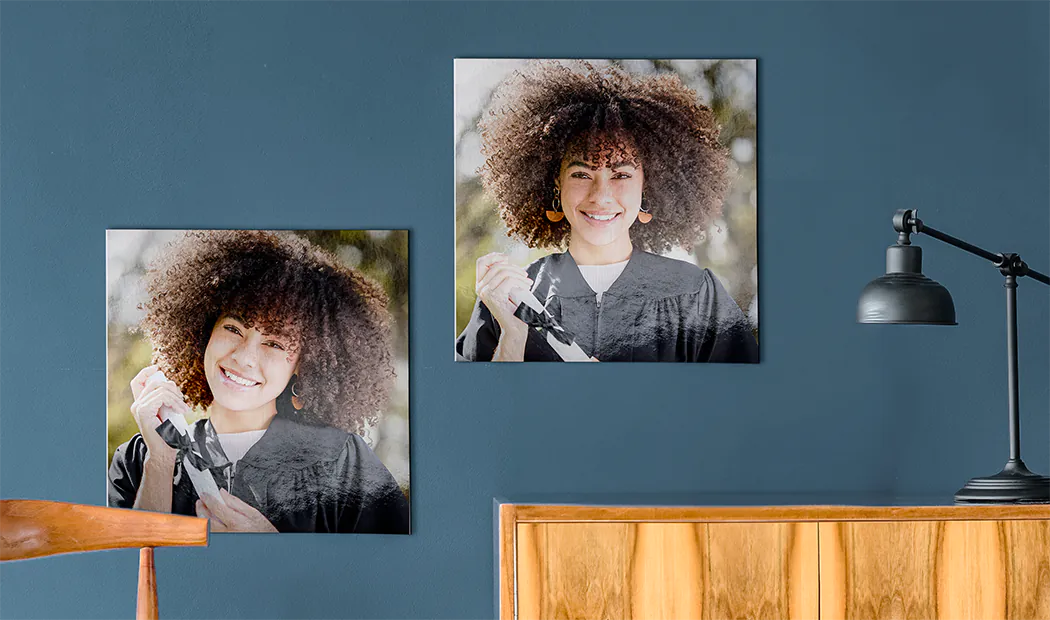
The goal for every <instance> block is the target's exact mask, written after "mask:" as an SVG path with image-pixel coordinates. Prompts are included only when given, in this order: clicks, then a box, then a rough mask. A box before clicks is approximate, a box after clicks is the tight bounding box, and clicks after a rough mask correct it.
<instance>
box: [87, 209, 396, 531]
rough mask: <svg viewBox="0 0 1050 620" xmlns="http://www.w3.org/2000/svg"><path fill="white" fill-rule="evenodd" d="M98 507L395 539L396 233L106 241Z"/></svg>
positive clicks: (151, 236)
mask: <svg viewBox="0 0 1050 620" xmlns="http://www.w3.org/2000/svg"><path fill="white" fill-rule="evenodd" d="M106 261H107V264H106V285H107V302H108V308H107V347H108V363H107V366H108V369H107V371H108V381H109V385H108V415H107V428H108V433H109V438H108V448H109V449H108V454H107V461H106V462H107V463H108V465H109V467H108V473H107V481H106V488H107V495H108V503H109V505H110V506H113V507H119V508H136V509H141V510H152V511H158V512H169V513H177V514H183V515H194V516H199V517H205V518H208V519H209V520H210V521H211V524H210V525H211V531H212V532H274V533H276V532H333V533H334V532H339V533H350V532H360V533H384V534H408V533H409V490H410V487H409V437H408V232H407V231H404V230H306V231H261V230H189V231H177V230H176V231H173V230H110V231H108V232H107V235H106Z"/></svg>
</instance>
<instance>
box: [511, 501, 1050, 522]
mask: <svg viewBox="0 0 1050 620" xmlns="http://www.w3.org/2000/svg"><path fill="white" fill-rule="evenodd" d="M514 506H515V510H516V515H517V517H516V518H517V520H518V522H525V521H539V522H544V523H554V522H576V521H581V522H582V521H586V522H592V523H593V522H596V521H612V522H630V521H646V522H684V521H688V522H716V521H739V522H774V521H775V522H784V521H942V520H954V521H985V520H988V521H1006V520H1013V519H1050V504H1041V505H1034V504H1029V505H1012V506H1011V505H1002V504H996V505H980V504H975V505H958V506H582V505H559V504H541V505H540V504H515V505H514Z"/></svg>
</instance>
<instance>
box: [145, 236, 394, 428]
mask: <svg viewBox="0 0 1050 620" xmlns="http://www.w3.org/2000/svg"><path fill="white" fill-rule="evenodd" d="M145 281H146V290H147V299H148V301H146V302H145V303H143V304H141V305H140V308H141V309H143V310H145V311H146V316H145V318H144V319H143V320H142V323H141V325H140V327H141V329H142V331H144V332H145V333H146V334H147V335H148V337H149V339H150V341H151V343H152V345H153V350H154V363H156V364H158V365H159V366H160V368H161V370H162V371H163V372H164V374H165V375H166V376H167V377H168V378H169V379H171V380H172V381H174V382H175V384H176V385H178V386H179V389H181V390H182V392H183V394H184V395H185V396H186V400H187V402H188V403H189V404H190V405H191V406H195V407H207V406H208V405H210V404H211V402H212V393H211V390H210V389H209V387H208V381H207V379H206V378H205V374H204V350H205V347H207V345H208V340H209V338H210V337H211V332H212V328H213V327H214V325H215V322H216V321H218V320H219V319H220V318H221V317H222V316H228V315H235V316H238V318H243V319H244V320H246V321H247V322H248V323H249V325H248V327H251V326H253V325H254V326H255V327H257V328H258V329H259V330H260V331H263V332H265V333H270V334H280V335H283V336H286V337H288V338H289V340H291V341H292V342H293V343H296V344H295V345H293V346H295V347H297V348H298V351H299V373H298V377H297V378H296V379H293V381H291V382H289V387H287V388H286V389H285V393H284V394H282V395H281V396H280V397H279V398H278V405H283V406H282V408H284V407H287V404H288V403H289V400H290V396H291V394H290V392H291V385H292V384H293V383H297V384H298V385H297V387H296V393H297V394H299V395H300V399H301V400H302V403H303V409H302V410H301V411H299V412H298V413H299V415H300V416H301V417H302V419H303V421H305V422H310V423H315V424H323V425H328V426H335V427H339V428H343V429H345V430H347V431H350V432H357V433H359V432H361V431H362V430H363V429H364V427H365V426H366V425H367V424H371V423H374V422H375V420H376V418H377V417H378V414H379V409H380V407H382V406H383V405H384V403H385V401H386V394H387V391H388V389H389V385H390V380H391V379H392V377H393V376H394V370H393V364H392V362H391V347H390V338H389V318H388V313H387V310H386V303H387V300H386V295H385V294H384V293H383V291H382V289H381V288H380V287H379V286H378V285H377V284H375V283H374V282H372V281H371V280H369V279H368V278H366V277H365V276H363V275H361V274H360V273H358V272H357V271H355V270H353V269H350V268H349V267H346V266H344V265H342V264H341V263H339V262H338V261H337V260H336V259H335V258H334V257H333V256H331V255H329V254H327V253H326V252H324V251H322V250H320V249H319V248H317V247H315V246H313V245H311V244H310V243H308V242H307V241H305V240H304V239H302V238H300V237H298V236H296V235H294V234H292V233H288V232H275V231H248V230H202V231H188V232H187V233H186V234H185V235H183V236H182V237H180V238H178V239H176V240H175V241H173V242H172V243H171V244H170V245H169V246H168V247H167V248H165V251H164V252H163V253H162V255H161V257H160V258H159V259H157V260H156V261H155V262H154V263H152V264H151V265H150V266H149V267H148V268H147V271H146V277H145Z"/></svg>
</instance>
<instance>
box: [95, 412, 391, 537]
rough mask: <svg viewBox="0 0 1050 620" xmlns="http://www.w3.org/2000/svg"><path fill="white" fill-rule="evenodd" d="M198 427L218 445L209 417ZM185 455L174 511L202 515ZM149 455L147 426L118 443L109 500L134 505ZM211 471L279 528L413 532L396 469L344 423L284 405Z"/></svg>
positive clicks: (203, 437) (175, 490) (174, 492)
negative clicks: (255, 436) (310, 418)
mask: <svg viewBox="0 0 1050 620" xmlns="http://www.w3.org/2000/svg"><path fill="white" fill-rule="evenodd" d="M193 432H194V435H195V438H196V439H197V440H198V441H207V442H208V443H209V445H213V446H217V445H218V436H217V435H216V434H215V430H214V428H213V427H212V426H211V424H208V423H207V420H206V419H205V420H199V421H198V422H197V423H196V424H195V425H194V426H193ZM213 442H214V443H213ZM217 449H218V451H219V452H220V453H221V447H218V448H217ZM181 457H182V455H181V453H180V455H179V457H178V458H177V459H176V464H175V472H174V483H173V486H172V498H171V511H172V512H173V513H175V514H185V515H195V514H196V511H195V509H194V504H195V503H196V501H197V492H196V491H195V490H194V488H193V485H192V484H191V483H190V480H189V476H188V475H186V474H185V472H183V471H182V458H181ZM145 459H146V442H145V440H144V439H143V438H142V435H141V434H136V435H135V436H134V437H132V438H131V439H130V440H128V441H127V442H126V443H124V444H122V445H121V446H120V447H119V448H117V450H116V452H115V453H114V455H113V462H112V463H111V464H110V467H109V505H110V506H113V507H118V508H131V507H133V506H134V504H135V496H136V495H137V493H138V486H139V482H140V481H141V480H142V472H143V464H144V462H145ZM212 475H213V477H214V478H215V482H216V484H218V486H219V488H222V489H226V490H227V491H229V492H230V493H231V494H233V495H235V496H237V497H238V498H240V499H242V500H244V501H245V502H247V503H248V504H250V505H251V506H252V507H253V508H255V509H256V510H258V511H259V512H261V513H262V514H263V515H265V516H266V518H267V519H269V521H270V523H272V524H273V525H274V527H276V528H277V530H278V531H279V532H369V533H382V534H407V533H408V532H409V508H408V500H407V499H406V498H405V495H404V493H402V492H401V488H400V487H399V486H398V484H397V482H396V481H395V480H394V477H393V476H392V475H391V474H390V472H389V471H388V470H387V468H386V467H385V466H384V465H383V463H382V462H381V461H380V460H379V458H378V457H377V456H376V455H375V453H373V452H372V450H371V449H370V448H369V447H368V444H366V443H365V441H364V440H363V439H361V437H359V436H357V435H355V434H353V433H348V432H346V431H343V430H340V429H337V428H333V427H330V426H314V425H309V424H304V423H302V422H300V421H298V420H297V419H295V418H294V417H292V416H289V415H283V414H281V413H278V414H277V416H275V417H274V418H273V420H271V421H270V426H269V427H268V428H267V430H266V432H265V433H264V434H263V436H262V437H261V438H260V439H259V441H258V442H257V443H256V444H255V445H254V446H252V447H251V449H250V450H248V453H247V454H245V455H244V458H242V459H241V460H240V461H237V462H236V463H234V464H233V465H231V466H227V467H225V468H223V469H222V470H221V471H215V470H213V471H212Z"/></svg>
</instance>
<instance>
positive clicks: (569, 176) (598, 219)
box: [557, 149, 645, 246]
mask: <svg viewBox="0 0 1050 620" xmlns="http://www.w3.org/2000/svg"><path fill="white" fill-rule="evenodd" d="M644 179H645V176H644V174H643V173H642V166H641V163H639V162H638V158H637V157H636V156H635V155H634V152H633V151H632V150H631V149H622V150H621V152H620V154H619V156H616V155H614V156H612V157H609V158H606V160H605V161H598V162H595V161H591V160H589V159H587V158H586V156H584V155H571V154H570V155H566V156H565V158H564V159H562V162H561V172H560V174H559V175H558V180H557V186H558V188H559V189H560V191H561V206H562V210H563V211H565V219H566V220H567V221H568V222H569V226H571V227H572V237H573V240H574V241H584V242H586V243H588V244H590V245H594V246H604V245H608V244H610V243H613V242H616V241H619V240H622V239H623V238H625V237H626V236H627V234H628V230H629V229H630V228H631V225H632V224H634V220H635V219H637V217H638V210H639V209H640V208H641V206H642V184H643V181H644Z"/></svg>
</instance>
